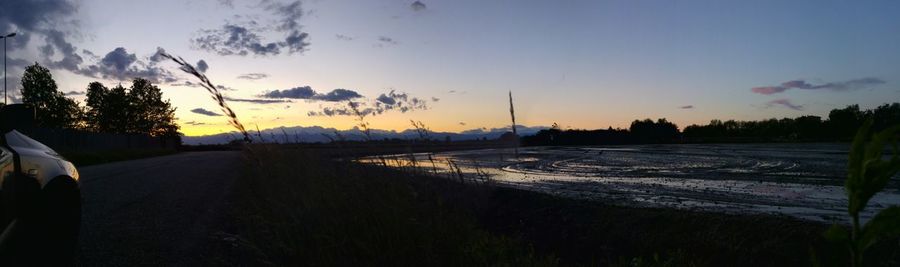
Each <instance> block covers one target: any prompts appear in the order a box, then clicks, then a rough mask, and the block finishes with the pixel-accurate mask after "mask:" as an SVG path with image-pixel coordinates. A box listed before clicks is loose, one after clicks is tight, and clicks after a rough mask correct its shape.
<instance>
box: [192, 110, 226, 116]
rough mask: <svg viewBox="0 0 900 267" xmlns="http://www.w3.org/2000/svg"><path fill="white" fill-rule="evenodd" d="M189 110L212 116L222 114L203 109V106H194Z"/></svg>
mask: <svg viewBox="0 0 900 267" xmlns="http://www.w3.org/2000/svg"><path fill="white" fill-rule="evenodd" d="M191 112H193V113H197V114H200V115H206V116H213V117H218V116H222V114H219V113H215V112H212V111H209V110H206V109H203V108H195V109H192V110H191Z"/></svg>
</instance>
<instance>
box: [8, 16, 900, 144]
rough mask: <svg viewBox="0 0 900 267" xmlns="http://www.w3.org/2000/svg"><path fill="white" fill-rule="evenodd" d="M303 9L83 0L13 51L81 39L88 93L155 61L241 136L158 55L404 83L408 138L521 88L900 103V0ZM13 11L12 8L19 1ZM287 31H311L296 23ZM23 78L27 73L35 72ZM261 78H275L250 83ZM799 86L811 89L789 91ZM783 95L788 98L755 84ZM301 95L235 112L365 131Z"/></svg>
mask: <svg viewBox="0 0 900 267" xmlns="http://www.w3.org/2000/svg"><path fill="white" fill-rule="evenodd" d="M12 2H22V1H19V0H15V1H12ZM49 2H64V3H65V2H67V1H64V0H54V1H49ZM294 2H295V1H275V0H268V1H237V0H235V1H220V0H208V1H176V0H165V1H100V0H83V1H78V2H74V3H73V4H72V5H71V6H72V8H71V10H64V11H60V10H56V9H52V8H50V9H45V10H46V12H45V14H43V15H41V14H34V16H46V18H44V20H45V21H44V22H39V23H32V24H33V25H31V24H27V23H30V22H29V21H28V20H25V19H23V18H21V16H20V17H19V18H17V17H16V16H9V15H7V16H6V18H4V15H3V13H0V30H16V31H18V32H20V33H21V34H23V35H24V34H31V38H30V39H29V40H28V42H27V43H24V44H20V45H19V46H14V48H13V50H11V51H10V56H11V58H16V59H19V60H25V61H28V62H31V61H37V62H53V61H60V60H61V54H64V53H62V49H61V48H60V47H57V52H56V53H53V54H52V55H48V54H46V53H43V52H42V50H41V47H42V46H44V45H45V44H46V43H47V42H48V41H45V38H44V37H43V36H44V35H47V33H46V32H47V31H48V29H51V28H52V29H64V32H65V35H64V36H65V38H66V41H67V43H69V44H71V45H72V46H74V47H76V49H75V52H73V53H79V54H80V55H81V56H82V57H83V59H84V60H83V62H82V63H81V64H79V65H78V66H75V67H68V68H67V67H64V66H55V65H54V64H48V65H51V66H52V68H51V69H52V70H53V74H54V75H55V77H56V78H57V81H58V83H59V84H60V87H61V90H63V91H66V92H68V91H76V92H77V91H83V90H84V88H85V87H86V86H87V83H88V82H90V81H93V80H100V81H103V82H105V83H107V84H108V85H114V84H117V83H120V82H121V83H123V84H125V83H127V78H128V77H127V76H128V74H130V73H128V72H126V73H122V72H121V69H119V71H120V72H118V73H116V69H114V68H113V69H109V71H112V73H107V72H103V71H101V72H88V71H85V70H86V69H87V68H88V66H90V65H92V64H93V65H98V66H101V69H103V68H102V67H103V64H104V62H107V61H104V60H103V59H104V58H105V57H106V56H107V55H108V54H109V53H111V52H112V51H114V50H115V49H116V48H119V47H121V48H124V49H125V51H127V52H126V53H125V55H128V54H134V55H135V57H136V58H137V61H135V63H131V62H126V63H129V64H133V65H129V67H133V66H137V64H139V63H140V62H143V63H145V65H152V66H151V67H148V66H142V67H141V68H149V69H152V68H157V69H168V70H169V71H171V72H172V75H171V78H172V79H171V80H170V81H169V82H165V81H161V83H160V87H161V88H163V90H164V94H165V95H166V96H168V97H169V98H171V101H172V103H173V104H174V105H175V106H177V107H178V113H177V115H178V117H179V119H180V121H181V122H182V127H183V131H184V132H185V133H186V134H189V135H196V134H208V133H217V132H223V131H230V130H231V129H229V128H228V126H227V124H226V123H225V121H224V118H222V117H218V116H209V113H203V112H200V113H195V112H191V110H195V109H197V108H202V109H204V110H208V111H214V112H215V111H217V107H216V105H215V104H214V103H213V102H212V101H209V100H208V97H207V96H206V94H205V92H204V91H203V90H202V89H201V88H197V87H189V86H175V85H179V84H183V83H184V81H186V80H189V79H188V77H187V76H184V75H181V74H180V73H178V72H177V70H176V69H175V67H174V66H173V65H172V64H169V62H158V63H154V62H152V61H151V60H150V57H151V56H152V55H153V54H154V53H156V51H157V47H162V48H164V49H165V50H166V51H167V52H170V53H173V54H176V55H180V56H182V57H184V58H185V59H187V60H189V61H191V62H195V61H198V60H200V59H202V60H204V61H205V62H207V63H208V65H209V66H210V67H209V70H208V71H207V75H208V76H209V77H210V78H211V79H212V80H213V81H214V82H216V83H217V84H221V85H224V86H227V87H229V88H234V89H235V90H230V91H227V92H226V93H227V94H228V95H229V96H231V97H233V98H241V99H268V100H272V98H266V97H265V96H266V93H267V92H272V91H273V90H280V91H279V92H281V91H283V90H285V89H293V88H301V87H305V86H309V89H312V91H313V93H314V94H318V95H325V94H326V93H328V92H330V91H332V90H333V89H347V90H352V91H354V92H357V93H358V94H359V95H361V96H363V97H362V98H354V101H359V102H361V103H368V104H371V107H373V108H375V103H377V102H378V100H377V98H378V96H380V95H381V94H385V95H386V96H391V94H390V93H389V92H390V91H391V90H395V95H397V96H399V95H400V94H401V93H403V94H402V95H404V96H408V100H409V99H412V98H414V97H415V98H417V99H420V100H422V101H425V102H427V104H424V105H423V106H422V107H423V108H420V109H416V108H413V109H411V110H407V111H406V112H401V110H400V109H388V110H382V111H383V113H381V114H380V115H377V116H372V117H370V119H369V120H370V123H371V126H372V127H374V128H381V129H397V130H399V129H405V128H408V127H407V126H408V121H409V120H410V119H413V120H421V121H423V122H425V123H426V124H428V125H429V126H430V127H431V128H432V129H434V130H442V131H459V130H465V129H471V128H479V127H488V128H491V127H500V126H503V125H506V124H508V122H507V120H508V114H507V113H506V112H507V106H506V98H505V97H506V94H507V92H508V91H510V90H511V91H512V92H513V94H514V96H515V98H516V104H517V107H516V108H517V119H519V122H521V123H523V124H527V125H550V124H552V123H554V122H557V123H559V124H560V125H563V126H568V127H573V128H606V127H608V126H613V127H627V125H628V124H629V123H630V121H631V120H633V119H637V118H645V117H651V118H658V117H665V118H668V119H669V120H670V121H674V122H676V123H677V124H679V125H681V126H686V125H689V124H694V123H705V122H708V121H709V120H710V119H716V118H719V119H763V118H770V117H794V116H799V115H806V114H811V115H819V116H826V115H827V114H826V113H827V111H828V110H830V109H833V108H837V107H843V106H846V105H849V104H860V105H861V106H863V107H873V106H876V105H879V104H882V103H885V102H891V101H897V99H900V86H898V85H897V84H898V81H900V51H898V50H897V47H900V16H897V15H896V14H900V2H896V1H866V2H863V3H857V2H850V1H499V0H498V1H421V2H419V3H421V4H422V5H418V4H415V5H414V4H413V3H414V2H415V1H387V0H385V1H380V0H379V1H333V0H309V1H301V2H300V3H299V6H300V7H302V12H294V13H291V14H293V15H295V16H293V17H289V15H291V14H287V13H288V12H279V10H285V7H288V6H289V5H291V4H293V3H294ZM5 3H7V4H0V6H4V7H9V3H10V2H7V1H5ZM70 3H72V2H70ZM14 4H19V3H14ZM31 4H34V3H33V2H27V1H25V2H22V5H31ZM57 6H59V5H57ZM273 6H275V7H280V8H271V7H273ZM414 7H417V8H414ZM30 10H42V9H30ZM298 10H299V9H298ZM53 12H56V13H53ZM285 21H293V22H295V23H296V25H295V26H294V27H287V28H285V27H280V26H281V25H282V23H283V22H285ZM252 23H255V24H252ZM225 25H235V26H241V27H244V28H247V29H249V30H250V31H251V32H253V33H254V34H256V36H257V37H258V39H259V40H260V41H261V42H262V44H267V43H277V42H279V41H281V40H285V38H286V36H288V35H289V34H290V33H291V32H292V31H294V30H296V31H297V32H298V33H305V34H306V35H305V39H303V41H305V42H306V43H308V46H304V47H303V48H304V51H302V52H293V53H292V52H290V51H289V49H290V48H291V46H289V45H284V46H281V49H280V53H278V54H275V53H268V54H255V53H253V52H250V53H248V54H247V55H223V54H222V53H221V52H222V51H221V47H222V46H221V44H220V45H219V46H218V48H219V50H216V49H207V48H203V47H201V45H200V43H198V42H197V41H196V40H197V39H198V38H201V37H204V36H211V35H212V36H215V35H216V34H220V33H222V29H223V26H225ZM26 30H30V31H31V32H27V31H26ZM219 36H226V35H219ZM281 42H283V41H281ZM276 46H277V45H276ZM297 47H299V46H297ZM82 50H88V51H90V52H91V53H93V54H95V55H96V58H92V57H90V56H87V55H86V53H85V52H83V51H82ZM98 62H99V63H98ZM14 65H15V64H14ZM56 65H61V64H56ZM16 67H18V66H14V67H13V68H11V69H10V74H11V75H14V76H15V75H17V74H20V73H21V70H20V69H18V70H17V69H15V68H16ZM135 68H137V67H135ZM248 73H262V74H265V75H266V76H267V77H266V78H263V79H257V80H247V79H239V78H237V77H238V76H240V75H243V74H248ZM103 74H108V75H106V76H104V75H103ZM123 79H125V81H121V80H123ZM11 81H16V80H15V78H13V79H11ZM790 81H795V83H792V84H793V85H799V86H794V87H791V86H784V85H782V84H783V83H786V82H790ZM801 81H802V83H800V82H801ZM767 86H768V87H778V86H780V87H781V88H782V89H784V90H781V91H780V92H775V93H771V94H761V93H758V92H761V91H759V90H758V92H754V91H753V90H751V89H752V88H757V87H767ZM290 92H299V91H296V90H291V91H290ZM304 92H306V91H304ZM765 92H770V91H765ZM280 95H283V94H280ZM295 96H301V98H280V100H285V101H290V102H289V103H288V102H281V103H276V104H271V103H270V104H258V103H250V102H235V103H233V105H234V106H235V111H236V112H237V114H238V115H239V116H240V119H241V120H242V121H244V122H245V124H249V125H254V124H257V125H259V126H260V127H261V128H271V127H277V126H282V125H283V126H295V125H303V126H310V125H321V126H328V127H336V128H349V127H353V125H354V124H355V123H356V122H354V120H353V118H352V117H349V116H340V115H336V116H310V113H318V114H322V111H324V110H325V109H327V108H333V109H340V108H342V107H344V106H346V105H345V104H344V103H343V102H329V101H326V100H323V99H326V98H322V97H315V96H314V95H308V96H306V95H303V94H300V95H295ZM310 96H312V97H310ZM73 97H74V98H76V99H83V97H82V96H77V95H73ZM435 100H437V101H435ZM424 107H427V109H424ZM685 107H692V108H685ZM201 113H202V114H201ZM204 114H206V115H204ZM188 122H191V124H187V123H188Z"/></svg>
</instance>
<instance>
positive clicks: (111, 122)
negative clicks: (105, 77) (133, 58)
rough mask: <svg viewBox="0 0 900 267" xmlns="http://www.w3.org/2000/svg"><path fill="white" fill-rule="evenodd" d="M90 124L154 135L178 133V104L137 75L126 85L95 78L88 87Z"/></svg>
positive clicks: (95, 128) (98, 128)
mask: <svg viewBox="0 0 900 267" xmlns="http://www.w3.org/2000/svg"><path fill="white" fill-rule="evenodd" d="M86 102H87V103H86V104H87V107H88V109H87V112H86V114H85V118H86V120H85V121H86V123H85V125H86V127H87V128H88V129H89V130H92V131H96V132H105V133H126V134H129V133H136V134H149V135H151V136H176V135H178V125H176V124H175V108H173V107H172V105H171V104H170V103H169V101H168V100H162V91H160V89H159V87H156V86H155V85H153V84H151V83H150V81H147V80H145V79H141V78H136V79H134V81H133V82H132V85H131V88H128V89H126V88H125V87H122V85H118V86H116V87H113V88H112V89H109V88H106V86H103V84H100V83H99V82H92V83H91V84H89V85H88V88H87V100H86Z"/></svg>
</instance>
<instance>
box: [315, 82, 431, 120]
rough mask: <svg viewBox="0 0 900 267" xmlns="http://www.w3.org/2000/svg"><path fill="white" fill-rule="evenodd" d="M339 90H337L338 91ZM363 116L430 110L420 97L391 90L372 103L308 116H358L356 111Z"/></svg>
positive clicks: (340, 106) (352, 104) (335, 107)
mask: <svg viewBox="0 0 900 267" xmlns="http://www.w3.org/2000/svg"><path fill="white" fill-rule="evenodd" d="M336 90H337V89H336ZM354 108H355V109H356V111H359V113H360V114H361V115H363V116H375V115H381V114H383V113H386V112H391V111H399V112H400V113H406V112H410V111H414V110H426V109H428V101H426V100H424V99H420V98H418V97H410V96H409V94H407V93H401V92H397V91H395V90H391V91H390V92H388V93H385V94H380V95H378V97H377V98H375V99H374V100H370V101H350V102H346V104H345V103H341V104H336V105H333V106H328V107H320V110H319V111H309V112H307V115H308V116H351V115H352V116H356V115H357V114H356V111H355V110H354Z"/></svg>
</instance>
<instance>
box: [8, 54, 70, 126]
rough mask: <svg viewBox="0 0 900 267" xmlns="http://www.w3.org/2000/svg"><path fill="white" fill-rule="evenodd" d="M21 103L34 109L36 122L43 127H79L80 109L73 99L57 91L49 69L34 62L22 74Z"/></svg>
mask: <svg viewBox="0 0 900 267" xmlns="http://www.w3.org/2000/svg"><path fill="white" fill-rule="evenodd" d="M22 103H23V104H25V105H27V106H29V107H32V108H34V109H35V113H36V122H37V123H38V125H40V126H43V127H51V128H79V127H81V126H82V125H81V116H82V110H81V108H80V107H79V106H78V102H75V100H72V99H69V98H66V97H65V95H64V94H63V92H61V91H59V89H58V88H57V86H56V81H54V80H53V75H51V74H50V70H49V69H47V68H45V67H43V66H41V65H39V64H38V63H34V65H31V66H28V67H27V68H25V73H24V74H23V75H22Z"/></svg>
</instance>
